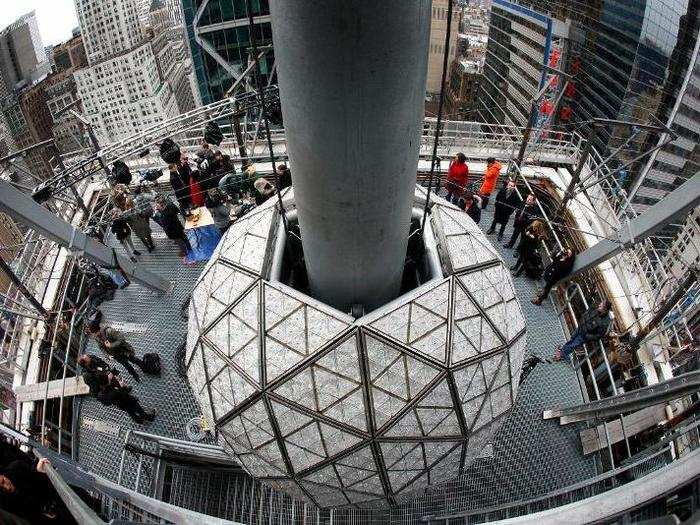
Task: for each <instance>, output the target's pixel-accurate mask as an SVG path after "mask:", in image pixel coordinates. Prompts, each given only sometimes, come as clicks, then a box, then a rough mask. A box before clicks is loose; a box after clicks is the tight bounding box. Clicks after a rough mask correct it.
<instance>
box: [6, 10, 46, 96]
mask: <svg viewBox="0 0 700 525" xmlns="http://www.w3.org/2000/svg"><path fill="white" fill-rule="evenodd" d="M49 69H50V64H49V61H48V59H47V57H46V51H45V49H44V44H43V42H42V40H41V35H40V34H39V27H38V25H37V22H36V15H35V13H34V11H31V12H30V13H27V14H26V15H23V16H21V17H20V18H18V19H17V20H16V21H14V22H13V23H12V24H10V25H9V26H7V27H6V28H5V29H3V30H2V31H0V75H1V76H2V80H3V81H4V82H5V85H6V86H7V88H8V89H9V90H11V89H13V88H14V87H15V86H16V85H17V84H18V83H20V82H22V81H25V82H31V81H32V80H34V79H36V78H39V77H41V76H42V75H45V74H47V73H48V72H49Z"/></svg>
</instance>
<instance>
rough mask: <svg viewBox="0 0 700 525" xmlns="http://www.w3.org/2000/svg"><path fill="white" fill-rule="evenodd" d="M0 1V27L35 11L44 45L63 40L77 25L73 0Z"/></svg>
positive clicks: (66, 38)
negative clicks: (0, 6)
mask: <svg viewBox="0 0 700 525" xmlns="http://www.w3.org/2000/svg"><path fill="white" fill-rule="evenodd" d="M0 3H1V4H2V8H1V9H0V29H3V28H5V27H7V26H8V25H9V24H11V23H12V22H14V21H15V20H17V18H19V17H20V16H22V15H23V14H26V13H28V12H29V11H31V10H34V11H36V17H37V21H38V23H39V33H41V39H42V40H43V41H44V46H49V45H55V44H59V43H61V42H65V41H66V40H68V39H69V38H70V37H71V31H72V30H73V28H74V27H76V26H77V25H78V17H77V15H76V14H75V4H74V3H73V0H0Z"/></svg>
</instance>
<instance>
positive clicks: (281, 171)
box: [277, 164, 292, 191]
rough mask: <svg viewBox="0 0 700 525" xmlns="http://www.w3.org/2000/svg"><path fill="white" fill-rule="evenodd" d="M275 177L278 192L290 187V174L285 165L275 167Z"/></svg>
mask: <svg viewBox="0 0 700 525" xmlns="http://www.w3.org/2000/svg"><path fill="white" fill-rule="evenodd" d="M277 175H278V176H279V184H280V187H279V190H280V191H282V190H283V189H285V188H289V187H290V186H291V185H292V172H291V170H290V169H289V168H288V167H287V165H286V164H280V165H279V166H277Z"/></svg>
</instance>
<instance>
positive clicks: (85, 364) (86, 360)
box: [78, 354, 119, 396]
mask: <svg viewBox="0 0 700 525" xmlns="http://www.w3.org/2000/svg"><path fill="white" fill-rule="evenodd" d="M78 364H79V365H80V367H81V368H82V374H81V376H82V378H83V381H85V384H86V385H87V386H88V388H89V389H90V393H91V394H92V395H94V396H96V395H97V394H98V393H99V392H100V389H101V388H102V386H103V385H104V384H106V383H109V382H111V381H113V380H114V378H115V377H116V376H118V375H119V370H117V369H116V368H112V367H111V366H109V365H108V364H107V362H106V361H105V360H104V359H101V358H99V357H97V356H96V355H93V354H80V356H79V357H78Z"/></svg>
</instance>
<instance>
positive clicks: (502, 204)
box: [486, 179, 521, 241]
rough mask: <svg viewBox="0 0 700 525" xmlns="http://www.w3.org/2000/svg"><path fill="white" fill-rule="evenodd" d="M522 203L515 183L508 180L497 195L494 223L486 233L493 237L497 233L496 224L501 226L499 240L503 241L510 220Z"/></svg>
mask: <svg viewBox="0 0 700 525" xmlns="http://www.w3.org/2000/svg"><path fill="white" fill-rule="evenodd" d="M520 203H521V201H520V197H519V196H518V192H517V191H516V190H515V181H514V180H512V179H508V180H507V181H506V183H505V184H504V185H503V186H502V187H501V189H500V190H499V191H498V193H497V194H496V206H495V209H494V214H493V221H492V222H491V227H490V228H489V231H488V232H486V233H487V234H488V235H491V234H492V233H493V232H495V231H496V224H499V225H500V226H501V227H500V229H499V230H498V240H499V241H500V240H501V239H503V232H504V231H505V230H506V225H507V224H508V220H509V219H510V216H511V215H512V214H513V212H514V211H515V210H516V209H517V208H518V206H520Z"/></svg>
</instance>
